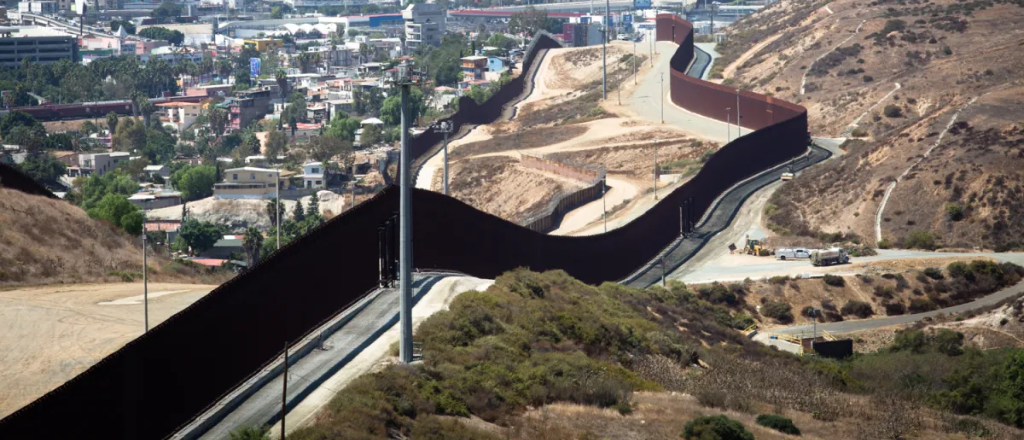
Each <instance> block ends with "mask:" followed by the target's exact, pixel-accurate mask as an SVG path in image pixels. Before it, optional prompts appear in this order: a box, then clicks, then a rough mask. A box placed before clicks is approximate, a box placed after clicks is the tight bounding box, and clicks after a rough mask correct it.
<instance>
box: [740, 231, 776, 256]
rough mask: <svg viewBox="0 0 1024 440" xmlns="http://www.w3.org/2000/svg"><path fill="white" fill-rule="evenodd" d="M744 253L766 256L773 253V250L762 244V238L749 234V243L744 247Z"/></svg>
mask: <svg viewBox="0 0 1024 440" xmlns="http://www.w3.org/2000/svg"><path fill="white" fill-rule="evenodd" d="M743 253H745V254H747V255H753V256H755V257H765V256H768V255H771V251H769V250H768V249H765V248H764V246H763V245H762V244H761V240H755V239H752V238H750V236H749V235H748V236H747V244H746V246H744V247H743Z"/></svg>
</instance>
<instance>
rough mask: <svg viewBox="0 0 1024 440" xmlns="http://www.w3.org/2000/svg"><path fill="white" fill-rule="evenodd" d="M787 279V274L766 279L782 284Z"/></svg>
mask: <svg viewBox="0 0 1024 440" xmlns="http://www.w3.org/2000/svg"><path fill="white" fill-rule="evenodd" d="M787 281H789V275H782V276H774V277H771V278H769V279H768V282H769V283H772V284H778V285H783V284H786V282H787Z"/></svg>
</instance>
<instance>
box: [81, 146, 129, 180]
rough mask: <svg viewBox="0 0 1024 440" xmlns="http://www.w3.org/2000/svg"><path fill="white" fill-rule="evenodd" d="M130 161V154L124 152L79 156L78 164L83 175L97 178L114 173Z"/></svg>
mask: <svg viewBox="0 0 1024 440" xmlns="http://www.w3.org/2000/svg"><path fill="white" fill-rule="evenodd" d="M129 160H130V158H129V154H128V153H127V152H123V151H115V152H113V153H94V154H79V155H78V164H79V167H80V168H81V173H82V174H96V175H97V176H102V175H104V174H107V173H109V172H111V171H114V170H115V169H117V167H118V165H120V164H122V163H126V162H128V161H129ZM73 177H77V176H73Z"/></svg>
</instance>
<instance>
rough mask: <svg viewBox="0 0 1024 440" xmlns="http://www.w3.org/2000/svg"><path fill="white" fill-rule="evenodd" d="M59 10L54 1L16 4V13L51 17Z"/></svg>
mask: <svg viewBox="0 0 1024 440" xmlns="http://www.w3.org/2000/svg"><path fill="white" fill-rule="evenodd" d="M59 10H60V4H58V3H57V2H55V1H23V2H19V3H18V12H21V13H25V14H44V15H53V14H56V13H57V11H59Z"/></svg>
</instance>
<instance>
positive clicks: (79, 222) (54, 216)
mask: <svg viewBox="0 0 1024 440" xmlns="http://www.w3.org/2000/svg"><path fill="white" fill-rule="evenodd" d="M149 267H150V269H151V271H150V280H151V281H161V282H186V283H187V282H199V283H205V284H219V283H220V282H222V281H223V276H222V275H206V274H205V273H204V272H205V271H203V270H200V269H195V268H192V267H189V266H186V265H183V264H179V263H174V262H171V261H169V260H167V259H165V258H161V257H157V256H153V255H152V254H151V256H150V259H149ZM141 272H142V244H141V242H140V240H138V239H133V238H132V237H129V236H128V235H127V234H126V233H125V232H124V231H122V230H119V229H117V228H114V227H112V226H110V225H108V224H106V223H103V222H101V221H98V220H94V219H92V218H90V217H89V216H88V215H86V214H85V211H82V209H81V208H79V207H77V206H74V205H72V204H70V203H67V202H64V201H61V200H53V199H47V198H44V197H39V196H31V195H27V194H25V193H22V192H20V191H15V190H12V189H8V188H0V287H13V286H22V285H42V284H54V283H91V282H107V281H122V280H125V279H132V278H136V277H141V275H142V273H141ZM211 277H212V278H211Z"/></svg>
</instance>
